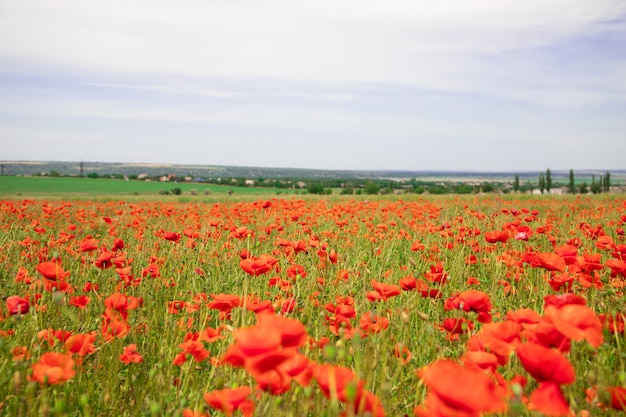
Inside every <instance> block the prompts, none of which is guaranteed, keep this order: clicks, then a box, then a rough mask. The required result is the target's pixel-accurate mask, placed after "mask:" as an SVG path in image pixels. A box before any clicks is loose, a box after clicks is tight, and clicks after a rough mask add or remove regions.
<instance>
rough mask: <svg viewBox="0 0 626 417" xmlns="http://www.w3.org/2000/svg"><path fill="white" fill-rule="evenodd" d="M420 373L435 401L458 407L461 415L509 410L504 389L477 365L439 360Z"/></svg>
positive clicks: (449, 406) (454, 407)
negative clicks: (504, 396) (503, 393)
mask: <svg viewBox="0 0 626 417" xmlns="http://www.w3.org/2000/svg"><path fill="white" fill-rule="evenodd" d="M417 375H418V376H419V377H420V379H422V381H424V383H425V384H426V386H427V387H428V388H429V390H430V392H431V393H432V395H434V396H436V398H437V399H436V400H435V401H440V402H441V403H443V404H445V406H446V407H447V408H448V409H451V410H457V413H458V415H466V414H464V413H467V415H478V414H479V413H482V412H500V411H504V410H506V403H505V401H504V399H503V398H502V397H501V393H502V391H501V390H499V389H498V387H497V386H496V384H495V383H494V382H493V381H492V380H491V378H489V376H488V375H487V374H485V373H484V372H483V371H482V370H480V369H478V368H475V367H466V366H462V365H459V364H458V363H456V362H452V361H450V360H446V359H440V360H437V361H436V362H434V363H432V364H430V365H428V366H426V367H424V368H421V369H419V370H418V371H417ZM429 415H430V414H429ZM450 415H455V414H454V413H453V414H450Z"/></svg>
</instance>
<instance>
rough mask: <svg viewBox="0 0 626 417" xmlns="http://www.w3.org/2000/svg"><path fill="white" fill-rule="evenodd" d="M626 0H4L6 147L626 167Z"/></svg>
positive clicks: (499, 166)
mask: <svg viewBox="0 0 626 417" xmlns="http://www.w3.org/2000/svg"><path fill="white" fill-rule="evenodd" d="M625 39H626V2H624V1H623V0H550V1H545V0H542V1H539V0H528V1H523V2H520V1H518V0H473V1H471V2H468V1H457V0H454V1H453V0H440V1H437V2H434V1H430V0H411V1H408V0H407V1H404V0H402V1H398V0H390V1H384V2H383V1H373V0H361V1H352V0H350V1H340V0H334V1H327V0H320V1H316V2H302V1H294V0H291V1H279V0H266V1H264V2H259V1H240V0H228V1H214V0H180V1H176V2H174V1H166V0H151V1H144V0H136V1H132V2H127V1H116V0H113V1H107V2H97V1H89V0H67V1H63V2H57V1H51V0H3V1H2V2H0V144H1V146H2V147H1V150H2V151H1V153H0V160H59V161H66V160H69V161H78V160H83V161H101V162H146V163H185V164H206V165H242V166H266V167H296V168H322V169H358V170H361V169H365V170H368V169H372V170H375V169H401V170H459V171H461V170H462V171H467V170H470V171H494V172H498V171H511V170H518V171H529V170H543V169H545V168H548V167H549V168H551V169H553V170H559V169H570V168H573V169H602V170H604V169H624V168H626V163H625V158H624V155H626V116H625V115H626V42H624V40H625Z"/></svg>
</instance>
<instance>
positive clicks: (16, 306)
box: [6, 295, 30, 316]
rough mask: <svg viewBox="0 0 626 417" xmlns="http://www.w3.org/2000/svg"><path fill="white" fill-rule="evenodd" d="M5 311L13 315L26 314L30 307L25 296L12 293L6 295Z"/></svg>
mask: <svg viewBox="0 0 626 417" xmlns="http://www.w3.org/2000/svg"><path fill="white" fill-rule="evenodd" d="M6 305H7V311H8V312H9V315H11V316H14V315H16V314H26V313H28V310H29V308H30V303H29V302H28V300H27V299H26V298H23V297H19V296H17V295H12V296H10V297H7V300H6Z"/></svg>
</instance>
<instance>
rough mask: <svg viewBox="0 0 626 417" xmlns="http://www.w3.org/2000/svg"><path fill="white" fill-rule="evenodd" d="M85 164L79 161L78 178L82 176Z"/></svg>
mask: <svg viewBox="0 0 626 417" xmlns="http://www.w3.org/2000/svg"><path fill="white" fill-rule="evenodd" d="M84 166H85V164H84V163H83V161H80V176H81V177H82V176H83V168H84Z"/></svg>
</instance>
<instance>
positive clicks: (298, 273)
mask: <svg viewBox="0 0 626 417" xmlns="http://www.w3.org/2000/svg"><path fill="white" fill-rule="evenodd" d="M287 276H288V277H289V278H291V279H296V278H304V277H306V271H305V270H304V267H303V266H302V265H298V264H294V265H291V266H290V267H289V268H287Z"/></svg>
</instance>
